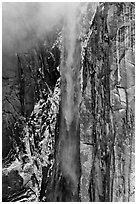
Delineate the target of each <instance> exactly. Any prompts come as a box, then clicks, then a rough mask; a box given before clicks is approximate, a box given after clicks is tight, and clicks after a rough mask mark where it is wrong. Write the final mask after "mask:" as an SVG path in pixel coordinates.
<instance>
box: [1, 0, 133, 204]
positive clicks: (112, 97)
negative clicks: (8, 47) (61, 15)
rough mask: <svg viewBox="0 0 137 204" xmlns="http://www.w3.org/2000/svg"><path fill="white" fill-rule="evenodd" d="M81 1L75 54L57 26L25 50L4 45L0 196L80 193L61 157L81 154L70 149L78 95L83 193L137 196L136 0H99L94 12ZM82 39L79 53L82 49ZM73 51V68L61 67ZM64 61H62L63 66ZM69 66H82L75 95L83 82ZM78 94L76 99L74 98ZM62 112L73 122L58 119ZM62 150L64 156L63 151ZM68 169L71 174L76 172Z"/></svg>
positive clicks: (46, 197) (98, 198) (43, 197)
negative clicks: (66, 175) (136, 110)
mask: <svg viewBox="0 0 137 204" xmlns="http://www.w3.org/2000/svg"><path fill="white" fill-rule="evenodd" d="M83 8H84V9H85V10H84V9H83V18H82V23H81V24H80V26H81V27H82V28H83V29H82V31H81V38H80V39H81V41H79V40H76V43H75V46H76V47H75V48H74V50H73V51H74V52H73V54H72V56H70V57H69V54H68V55H65V54H66V53H67V52H66V51H65V52H63V50H62V49H63V46H64V44H63V42H64V43H66V44H67V45H68V47H70V44H69V43H68V42H69V41H67V34H65V38H64V40H65V41H63V39H62V35H63V33H62V32H63V31H62V32H61V33H60V32H59V31H60V30H58V32H57V33H56V32H53V33H52V34H51V33H50V35H49V36H48V37H46V40H45V39H44V40H43V41H42V42H37V43H36V45H35V46H34V47H33V48H32V49H29V50H26V52H25V53H24V52H21V53H16V54H13V53H5V52H3V98H2V100H3V126H2V128H3V140H2V142H3V145H2V148H3V171H2V182H3V184H2V189H3V190H2V196H3V201H7V202H10V201H11V202H13V201H22V202H23V201H27V202H35V201H36V202H42V201H63V200H65V199H72V200H73V199H75V198H74V195H72V189H73V186H72V185H71V182H69V179H68V180H65V179H64V178H63V176H62V175H63V174H62V173H63V171H62V169H61V168H60V164H61V165H62V163H61V162H62V160H63V159H64V158H68V161H72V160H73V159H74V160H75V159H76V160H77V159H79V158H78V156H77V155H75V156H76V157H75V158H70V159H69V156H71V155H72V154H73V149H74V147H73V148H72V151H71V148H70V147H71V146H70V144H71V142H74V143H75V140H74V138H73V136H74V134H73V132H71V134H70V133H69V134H68V132H69V131H68V129H69V128H68V127H67V125H68V126H69V124H71V119H73V117H72V118H71V117H70V113H71V116H74V119H76V118H77V116H78V114H76V117H75V114H74V113H75V111H76V109H75V110H74V109H73V108H72V107H74V103H75V104H76V103H77V102H78V103H77V104H79V108H78V105H77V107H75V108H78V109H79V111H78V112H79V116H80V121H79V122H80V127H79V128H80V129H79V131H78V132H77V134H78V136H80V140H79V141H78V142H79V145H80V160H81V169H80V168H78V170H79V171H81V179H80V185H79V186H78V190H79V199H80V200H81V201H82V202H83V201H84V202H89V201H91V202H102V201H104V202H105V201H106V202H107V201H119V202H120V201H134V188H135V184H134V181H135V180H134V176H135V166H134V159H135V158H134V152H135V134H134V133H135V132H134V125H135V124H134V106H135V16H134V15H135V11H134V3H100V4H98V6H97V5H96V6H95V5H94V11H93V8H92V4H91V3H89V4H87V6H85V7H83ZM91 17H92V18H91ZM69 29H70V28H68V30H69ZM73 29H74V27H73ZM70 33H71V32H70ZM71 37H74V36H71ZM79 45H80V46H81V52H77V50H80V49H79V47H78V46H79ZM63 53H65V54H64V55H63ZM77 56H78V57H80V59H79V60H78V58H77ZM69 58H70V59H71V60H72V61H71V63H70V67H69V70H67V71H70V73H69V72H64V73H63V69H62V68H63V67H61V66H62V64H63V63H62V59H67V60H68V59H69ZM73 58H74V59H73ZM78 62H80V64H79V63H78ZM67 63H68V61H67V62H66V61H64V66H66V64H67ZM72 65H76V67H78V68H80V75H79V80H81V81H80V83H81V84H80V85H81V89H79V90H78V89H77V92H78V91H80V92H79V93H77V95H76V94H74V93H75V91H76V88H78V84H76V86H75V87H74V86H73V85H74V84H75V83H77V78H76V76H77V75H76V74H75V75H74V76H73V74H74V72H73V71H74V66H72ZM66 68H67V66H66ZM60 69H62V70H60ZM71 71H72V72H71ZM75 71H76V69H75ZM66 73H67V74H66ZM62 74H64V76H62ZM72 76H73V77H72ZM63 77H64V78H63ZM65 77H66V78H65ZM62 79H63V80H64V81H63V80H62ZM70 82H73V83H70ZM68 86H69V91H68V92H67V90H68V89H67V87H68ZM62 93H63V94H64V95H62ZM65 94H66V95H65ZM73 94H74V96H75V97H74V103H70V102H71V101H72V99H73ZM79 94H80V96H79ZM64 96H66V97H64ZM76 96H78V97H76ZM61 97H64V101H65V100H66V99H70V100H69V103H68V104H67V103H66V104H63V105H64V106H63V107H65V108H64V109H63V110H64V113H65V114H64V115H63V116H62V112H61V111H62V103H61ZM79 98H80V101H78V100H79ZM69 109H70V111H68V110H69ZM64 116H65V117H66V119H68V120H66V121H68V123H67V124H66V126H65V125H64V126H61V125H62V124H63V123H61V120H62V118H63V117H64ZM63 121H65V120H63ZM64 123H65V122H64ZM74 124H75V123H73V124H72V130H75V127H73V126H75V125H74ZM63 127H64V129H63ZM61 128H62V133H63V134H61V132H60V130H61ZM64 134H66V135H67V134H68V136H69V138H70V140H69V139H68V138H67V137H66V138H64V137H63V136H64ZM64 139H65V141H63V140H64ZM67 141H68V145H67ZM74 143H72V146H74ZM65 145H66V146H65ZM62 147H63V148H62ZM64 147H66V148H64ZM59 148H60V149H59ZM77 148H79V146H77ZM62 149H63V152H64V153H65V157H63V156H64V154H63V155H61V156H59V154H58V153H60V152H61V150H62ZM58 150H59V152H58ZM58 161H59V162H58ZM77 161H78V160H77ZM65 168H67V165H66V166H64V169H65ZM73 168H74V166H73ZM67 170H68V169H67ZM69 173H70V176H71V177H72V178H73V176H74V174H72V173H73V172H71V171H69ZM64 189H66V190H64ZM76 190H77V189H76ZM63 192H64V193H63ZM65 192H68V195H69V196H70V197H67V196H66V194H65Z"/></svg>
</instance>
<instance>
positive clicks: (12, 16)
mask: <svg viewBox="0 0 137 204" xmlns="http://www.w3.org/2000/svg"><path fill="white" fill-rule="evenodd" d="M64 7H65V3H52V2H51V3H49V2H45V3H33V2H32V3H31V2H28V3H27V2H24V3H14V2H13V3H7V2H6V3H3V4H2V51H3V52H22V51H25V50H27V49H29V48H30V47H31V46H33V45H34V44H35V43H36V42H37V41H38V40H40V39H43V38H44V36H45V35H47V34H48V33H49V32H51V31H52V30H53V29H54V27H55V26H57V25H58V24H59V22H60V20H61V19H62V17H63V15H64Z"/></svg>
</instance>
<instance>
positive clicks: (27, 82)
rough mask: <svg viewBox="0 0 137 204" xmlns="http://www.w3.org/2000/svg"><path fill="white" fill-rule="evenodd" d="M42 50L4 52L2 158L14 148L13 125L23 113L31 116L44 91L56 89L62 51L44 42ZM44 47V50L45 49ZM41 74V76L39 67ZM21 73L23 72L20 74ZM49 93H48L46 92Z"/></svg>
mask: <svg viewBox="0 0 137 204" xmlns="http://www.w3.org/2000/svg"><path fill="white" fill-rule="evenodd" d="M41 47H42V48H41V49H40V50H38V51H37V50H35V52H34V51H33V50H32V51H29V52H28V53H26V54H23V53H22V54H18V56H17V55H14V54H9V53H3V83H2V85H3V89H2V91H3V98H2V100H3V126H2V128H3V131H2V132H3V136H2V138H3V139H2V143H3V145H2V149H3V157H6V156H7V154H8V152H9V151H10V148H11V147H12V137H13V135H12V130H11V129H12V126H13V125H14V123H15V122H16V121H17V120H18V118H19V117H20V115H24V116H25V117H27V118H28V117H29V116H30V114H31V112H32V111H33V108H34V104H35V103H36V102H37V101H38V100H39V99H40V98H41V97H44V95H43V93H42V91H44V90H45V91H47V93H48V89H47V87H46V85H45V83H46V84H47V85H48V86H49V88H50V89H51V90H52V91H53V90H54V87H55V84H56V81H57V79H58V78H59V77H60V74H59V71H58V70H57V67H58V66H59V63H60V50H59V48H58V47H57V46H56V45H55V46H54V47H53V48H52V49H51V50H50V49H48V50H46V48H45V47H44V45H41ZM43 50H44V51H43ZM41 66H42V67H43V70H40V72H41V73H43V74H42V76H41V75H39V73H38V71H39V68H40V67H41ZM20 72H21V73H20ZM45 95H46V94H45Z"/></svg>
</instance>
